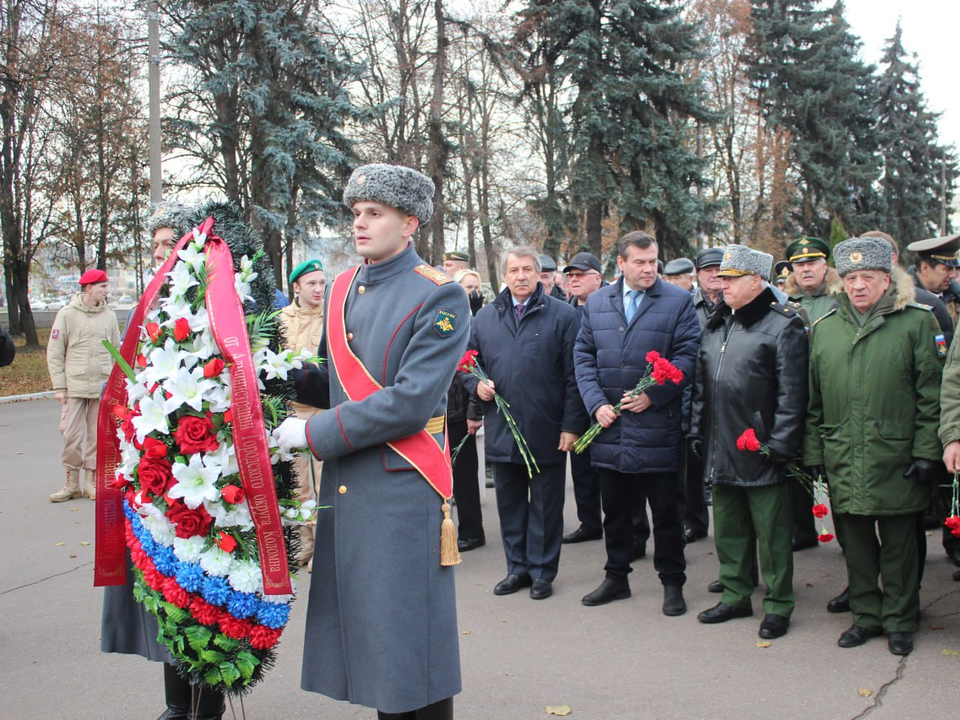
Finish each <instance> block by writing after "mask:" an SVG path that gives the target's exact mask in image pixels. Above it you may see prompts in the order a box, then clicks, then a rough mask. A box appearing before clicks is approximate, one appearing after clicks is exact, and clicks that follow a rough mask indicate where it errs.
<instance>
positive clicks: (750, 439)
mask: <svg viewBox="0 0 960 720" xmlns="http://www.w3.org/2000/svg"><path fill="white" fill-rule="evenodd" d="M737 449H738V450H749V451H750V452H756V451H757V450H759V449H760V441H759V440H757V433H756V432H755V431H754V429H753V428H747V429H746V430H744V431H743V434H742V435H741V436H740V437H738V438H737Z"/></svg>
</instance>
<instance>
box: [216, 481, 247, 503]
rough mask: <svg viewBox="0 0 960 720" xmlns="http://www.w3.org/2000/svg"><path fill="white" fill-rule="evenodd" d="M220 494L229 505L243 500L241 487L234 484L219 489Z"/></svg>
mask: <svg viewBox="0 0 960 720" xmlns="http://www.w3.org/2000/svg"><path fill="white" fill-rule="evenodd" d="M220 496H221V497H222V498H223V499H224V500H226V501H227V502H228V503H230V504H231V505H237V504H239V503H242V502H243V488H239V487H237V486H236V485H225V486H224V487H223V488H222V489H221V490H220Z"/></svg>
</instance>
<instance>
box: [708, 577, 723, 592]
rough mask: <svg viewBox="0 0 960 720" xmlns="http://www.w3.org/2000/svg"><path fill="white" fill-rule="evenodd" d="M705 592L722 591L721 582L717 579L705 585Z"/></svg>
mask: <svg viewBox="0 0 960 720" xmlns="http://www.w3.org/2000/svg"><path fill="white" fill-rule="evenodd" d="M707 592H712V593H722V592H723V583H722V582H720V581H719V580H714V581H713V582H712V583H710V584H709V585H707Z"/></svg>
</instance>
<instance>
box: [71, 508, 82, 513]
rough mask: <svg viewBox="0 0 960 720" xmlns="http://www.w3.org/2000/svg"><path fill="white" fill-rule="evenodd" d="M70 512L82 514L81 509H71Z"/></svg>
mask: <svg viewBox="0 0 960 720" xmlns="http://www.w3.org/2000/svg"><path fill="white" fill-rule="evenodd" d="M70 512H80V508H70Z"/></svg>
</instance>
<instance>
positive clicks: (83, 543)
mask: <svg viewBox="0 0 960 720" xmlns="http://www.w3.org/2000/svg"><path fill="white" fill-rule="evenodd" d="M80 544H81V545H83V547H86V546H87V545H89V544H90V543H89V542H87V541H83V542H82V543H80Z"/></svg>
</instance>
